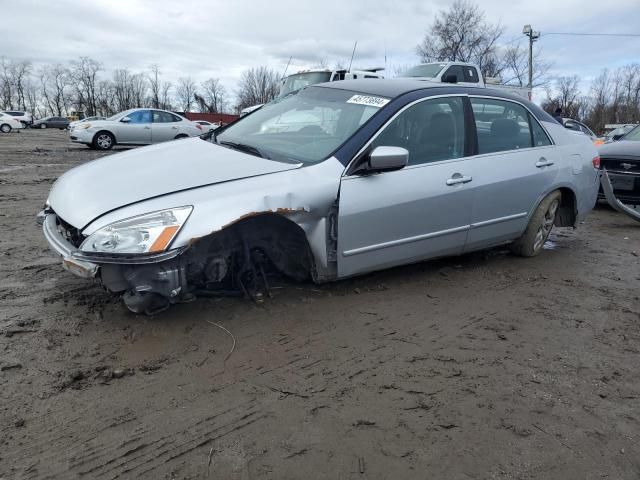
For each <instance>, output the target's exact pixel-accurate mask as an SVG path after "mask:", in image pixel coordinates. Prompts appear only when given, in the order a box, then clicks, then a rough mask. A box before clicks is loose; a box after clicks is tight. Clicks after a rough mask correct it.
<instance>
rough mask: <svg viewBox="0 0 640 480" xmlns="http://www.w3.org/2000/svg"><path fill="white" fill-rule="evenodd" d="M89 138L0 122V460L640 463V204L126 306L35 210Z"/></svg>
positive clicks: (540, 472) (582, 474)
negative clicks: (50, 237) (56, 252)
mask: <svg viewBox="0 0 640 480" xmlns="http://www.w3.org/2000/svg"><path fill="white" fill-rule="evenodd" d="M100 155H103V154H100V153H97V152H95V151H92V150H89V149H88V148H86V147H84V146H80V145H72V144H70V143H69V142H68V135H67V134H66V133H64V132H61V131H57V130H55V131H52V130H46V131H33V130H32V131H26V132H23V133H20V134H16V133H13V134H10V135H1V136H0V232H1V233H0V479H3V480H7V479H23V478H24V479H27V478H29V479H31V478H62V479H69V478H100V479H103V478H105V479H106V478H145V479H146V478H149V479H173V478H175V479H185V478H216V479H248V478H275V479H289V478H291V479H296V478H331V479H355V478H357V479H365V478H370V479H378V478H386V479H400V478H425V479H426V478H428V479H530V478H535V479H581V480H583V479H596V478H598V479H600V478H609V479H638V478H639V477H640V371H639V370H640V300H639V296H640V288H639V286H640V268H639V267H640V258H639V257H638V255H640V224H637V223H634V222H633V221H632V220H631V219H628V218H626V217H624V216H622V215H621V214H618V213H615V212H613V211H612V210H611V209H609V208H607V207H602V206H601V207H599V208H598V209H597V210H596V211H594V213H593V214H592V215H591V216H590V217H589V219H588V221H587V222H586V223H585V224H584V225H581V226H580V228H579V229H577V230H575V231H573V230H571V229H557V230H555V233H554V236H553V238H552V243H549V244H548V246H549V249H548V250H547V251H546V252H544V253H543V254H542V255H541V256H539V257H537V258H533V259H521V258H517V257H513V256H511V255H509V254H508V253H507V252H505V251H503V250H500V249H498V250H492V251H489V252H482V253H476V254H472V255H466V256H463V257H459V258H451V259H446V260H441V261H436V262H426V263H422V264H418V265H412V266H407V267H402V268H395V269H392V270H388V271H385V272H380V273H376V274H373V275H367V276H364V277H361V278H357V279H353V280H349V281H344V282H340V283H335V284H330V285H324V286H320V287H319V286H315V285H312V284H303V285H289V286H285V287H284V288H279V289H276V290H275V298H274V299H272V300H267V301H266V302H265V303H264V304H263V305H255V304H252V303H250V302H247V301H244V300H240V299H221V300H220V299H219V300H213V299H202V300H198V301H197V302H195V303H191V304H186V305H179V306H176V307H173V308H172V309H170V310H169V311H167V312H164V313H163V314H161V315H158V316H157V317H155V318H145V317H137V316H134V315H133V314H131V313H129V312H128V311H127V310H126V309H125V307H124V306H123V305H122V304H121V303H120V301H119V300H118V298H114V297H113V296H111V295H109V294H107V293H106V292H104V291H103V290H101V288H100V287H98V286H95V285H91V284H89V283H87V282H86V281H84V280H82V279H79V278H75V277H73V276H72V275H71V274H69V273H67V272H65V271H64V270H63V269H62V268H61V265H60V263H59V261H58V260H57V259H56V258H55V257H54V256H53V254H51V253H50V252H49V250H48V248H47V245H46V243H45V240H44V238H43V236H42V234H41V231H40V228H39V227H38V226H37V224H36V221H35V214H36V213H37V212H38V210H39V209H40V208H41V207H42V204H43V202H44V200H45V199H46V197H47V192H48V190H49V188H50V187H51V184H52V182H53V181H54V179H55V178H56V177H57V176H59V175H60V174H61V173H63V172H64V171H65V170H67V169H69V168H71V167H73V166H74V165H78V164H81V163H83V162H86V161H88V160H90V159H92V158H96V157H97V156H100ZM176 160H177V161H179V159H176ZM77 201H78V202H83V201H85V199H82V198H78V199H77ZM211 322H214V323H217V324H218V325H220V326H223V327H225V328H226V329H228V331H229V332H230V333H231V334H232V335H233V337H234V338H235V341H236V345H235V349H234V350H233V352H232V353H231V354H230V355H229V352H230V350H231V347H232V344H233V341H232V339H231V337H230V336H229V334H227V333H226V332H225V331H224V330H223V329H221V328H219V327H218V326H216V325H214V324H213V323H211Z"/></svg>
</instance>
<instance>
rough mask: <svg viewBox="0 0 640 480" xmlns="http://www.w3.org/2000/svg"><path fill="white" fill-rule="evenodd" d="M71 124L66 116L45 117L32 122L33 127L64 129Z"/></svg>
mask: <svg viewBox="0 0 640 480" xmlns="http://www.w3.org/2000/svg"><path fill="white" fill-rule="evenodd" d="M68 125H69V120H68V119H67V118H64V117H45V118H41V119H40V120H36V121H35V122H33V123H32V124H31V128H59V129H60V130H64V129H65V128H67V126H68Z"/></svg>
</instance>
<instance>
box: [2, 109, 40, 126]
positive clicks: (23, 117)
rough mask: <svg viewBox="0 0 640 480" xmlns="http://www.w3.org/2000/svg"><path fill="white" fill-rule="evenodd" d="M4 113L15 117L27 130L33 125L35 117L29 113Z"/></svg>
mask: <svg viewBox="0 0 640 480" xmlns="http://www.w3.org/2000/svg"><path fill="white" fill-rule="evenodd" d="M2 113H6V114H7V115H11V116H12V117H15V119H16V120H18V121H19V122H20V123H22V125H23V126H24V127H25V128H26V127H28V126H29V125H31V124H32V123H33V115H31V114H30V113H29V112H24V111H22V110H8V111H6V112H2Z"/></svg>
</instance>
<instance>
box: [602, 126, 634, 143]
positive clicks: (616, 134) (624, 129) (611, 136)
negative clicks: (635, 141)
mask: <svg viewBox="0 0 640 480" xmlns="http://www.w3.org/2000/svg"><path fill="white" fill-rule="evenodd" d="M637 126H638V124H637V123H629V124H627V125H622V126H620V127H618V128H614V129H613V130H611V131H610V132H609V133H607V134H606V135H605V136H604V138H603V140H604V141H605V142H615V141H617V140H620V139H621V138H622V137H624V135H625V134H626V133H628V132H630V131H631V130H633V129H634V128H636V127H637Z"/></svg>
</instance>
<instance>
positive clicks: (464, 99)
mask: <svg viewBox="0 0 640 480" xmlns="http://www.w3.org/2000/svg"><path fill="white" fill-rule="evenodd" d="M454 97H461V98H462V102H463V106H464V104H465V103H466V102H469V100H468V99H469V94H467V93H450V94H447V95H432V96H427V97H422V98H419V99H417V100H414V101H412V102H409V103H407V104H406V105H404V106H403V107H401V108H400V109H399V110H398V111H397V112H395V113H394V114H393V115H392V116H391V117H389V118H388V119H387V120H386V121H385V122H384V123H383V124H382V125H381V126H380V128H378V130H376V132H375V133H374V134H373V135H372V136H371V137H370V138H369V140H367V142H366V143H365V144H364V145H363V146H362V147H361V148H360V150H358V152H357V153H356V154H355V155H354V156H353V158H352V159H351V160H350V161H349V163H348V164H347V166H346V167H345V169H344V171H343V174H342V176H343V177H348V176H350V175H351V174H352V172H353V171H355V167H356V166H357V165H358V162H359V161H360V160H361V159H362V157H363V155H366V154H368V153H369V147H370V146H371V144H372V143H373V142H374V141H375V140H376V138H378V136H379V135H380V134H381V133H382V132H383V131H384V130H385V129H386V128H387V127H388V126H389V125H390V124H391V123H392V122H393V121H394V120H395V119H396V118H397V117H399V116H400V115H402V114H403V113H404V112H405V111H406V110H408V109H410V108H411V107H413V106H414V105H417V104H419V103H422V102H426V101H427V100H434V99H438V98H454ZM470 106H471V104H470V103H469V108H470ZM464 108H466V107H464ZM464 126H465V131H466V130H467V124H466V115H465V124H464ZM465 137H466V134H465ZM466 145H467V142H466V138H465V155H466ZM464 158H466V157H461V158H455V159H448V160H439V161H438V162H433V163H439V162H441V161H445V162H451V161H459V160H462V159H464ZM423 165H430V163H425V164H423ZM423 165H414V167H418V166H423Z"/></svg>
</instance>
